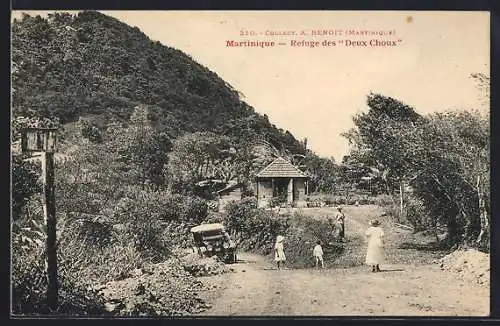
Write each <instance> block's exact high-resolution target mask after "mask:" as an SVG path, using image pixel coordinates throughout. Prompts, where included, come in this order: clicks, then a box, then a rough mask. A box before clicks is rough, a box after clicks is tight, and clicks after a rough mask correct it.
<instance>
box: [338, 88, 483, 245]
mask: <svg viewBox="0 0 500 326" xmlns="http://www.w3.org/2000/svg"><path fill="white" fill-rule="evenodd" d="M367 103H368V107H369V110H368V112H365V113H361V114H358V115H356V116H355V117H354V118H353V120H354V124H355V127H354V128H352V129H351V130H350V131H349V132H347V133H345V137H347V139H348V140H349V141H350V142H351V144H352V145H353V149H352V151H351V153H350V155H349V157H347V158H346V164H347V165H351V166H354V167H357V170H358V171H359V172H360V175H363V174H364V175H363V176H362V177H360V178H359V180H366V181H369V182H371V183H374V184H378V187H379V188H382V189H385V190H386V192H387V193H388V194H390V195H392V196H393V198H395V199H396V198H397V199H398V200H397V204H396V202H395V204H396V206H397V207H398V208H399V209H398V211H397V212H396V214H394V215H395V216H396V217H397V218H406V220H408V221H409V222H410V223H412V224H413V226H414V227H415V228H416V229H417V230H436V229H437V227H438V226H445V227H446V228H447V237H446V241H447V242H448V244H449V245H466V246H474V247H480V248H483V249H487V248H489V225H490V216H491V213H490V210H489V207H490V192H489V184H490V178H489V175H490V156H489V142H490V132H489V116H488V114H484V113H481V112H480V111H447V112H445V113H434V114H430V115H427V116H421V115H419V114H417V113H416V111H415V110H414V109H413V108H411V107H410V106H408V105H405V104H404V103H402V102H400V101H398V100H395V99H393V98H390V97H385V96H382V95H379V94H370V95H369V96H368V101H367ZM408 186H409V187H408ZM405 189H407V190H408V191H406V190H405Z"/></svg>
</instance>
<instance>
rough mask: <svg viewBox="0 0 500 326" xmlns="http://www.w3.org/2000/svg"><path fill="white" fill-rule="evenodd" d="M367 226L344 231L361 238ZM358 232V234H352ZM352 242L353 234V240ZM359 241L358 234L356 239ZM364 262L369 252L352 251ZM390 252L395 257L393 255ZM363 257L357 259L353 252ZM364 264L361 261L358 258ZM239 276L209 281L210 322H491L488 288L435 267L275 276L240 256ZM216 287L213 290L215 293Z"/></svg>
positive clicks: (267, 265)
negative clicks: (313, 318)
mask: <svg viewBox="0 0 500 326" xmlns="http://www.w3.org/2000/svg"><path fill="white" fill-rule="evenodd" d="M364 225H365V223H363V221H359V220H358V221H355V220H352V219H351V221H350V222H349V219H347V221H346V229H348V230H350V232H357V233H360V232H363V230H364V228H365V227H364ZM353 230H355V231H353ZM351 235H352V233H351ZM358 235H359V234H358ZM349 248H350V249H349V250H351V253H350V255H351V256H355V257H357V258H356V259H358V261H359V259H362V257H363V254H364V252H363V250H364V247H363V245H362V243H359V242H358V243H357V244H356V245H352V246H350V247H349ZM388 250H390V249H388ZM352 251H358V252H352ZM360 257H361V258H360ZM239 259H240V261H239V262H238V263H237V264H234V265H232V268H233V269H234V272H233V273H229V274H223V275H218V276H213V277H208V278H204V280H203V282H204V283H206V284H209V287H210V288H211V290H210V291H207V292H205V293H203V294H202V296H203V297H204V299H205V300H207V301H208V302H209V303H210V304H211V306H212V307H211V308H210V309H209V310H207V311H205V312H203V313H202V315H205V316H289V315H296V316H297V315H298V316H304V315H307V316H487V315H488V314H489V288H488V287H478V286H476V285H472V284H468V283H465V282H463V281H461V280H459V279H458V278H456V277H455V275H454V274H452V273H449V272H444V271H442V270H441V269H440V268H439V266H438V265H437V264H428V265H419V264H391V265H383V266H381V268H382V272H381V273H372V272H371V268H370V267H368V266H363V265H360V264H354V265H356V266H354V267H347V268H340V267H339V268H335V266H332V264H330V268H328V269H324V270H320V269H315V268H310V269H297V270H293V269H290V270H277V269H276V268H275V266H274V264H272V262H271V261H270V260H269V259H268V258H266V257H263V256H260V255H255V254H250V253H241V254H240V255H239ZM210 284H213V286H210Z"/></svg>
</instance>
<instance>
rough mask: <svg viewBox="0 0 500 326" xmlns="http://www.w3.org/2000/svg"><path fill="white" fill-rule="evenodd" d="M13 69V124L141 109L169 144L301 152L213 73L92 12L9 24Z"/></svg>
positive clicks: (124, 115) (120, 115)
mask: <svg viewBox="0 0 500 326" xmlns="http://www.w3.org/2000/svg"><path fill="white" fill-rule="evenodd" d="M12 67H13V68H12V78H13V86H12V88H13V97H12V100H13V114H14V116H26V117H32V116H36V117H40V116H43V117H51V118H53V117H58V118H59V119H60V121H61V122H62V123H67V122H71V121H76V120H78V118H79V117H81V116H86V115H88V114H92V115H98V116H99V119H98V120H100V121H109V120H111V119H118V120H120V121H123V120H127V119H128V118H129V117H130V115H131V114H132V112H133V109H134V107H135V106H136V105H138V104H143V105H147V106H149V107H150V108H149V112H148V118H149V120H151V121H152V122H153V126H154V128H155V129H156V130H157V131H158V132H165V133H166V134H167V135H168V136H169V137H171V138H177V137H178V136H180V135H181V134H183V133H186V132H187V133H191V132H196V131H212V132H214V133H216V134H220V135H227V136H230V137H232V138H234V139H236V140H237V141H241V140H243V139H253V138H254V135H256V134H258V135H259V137H263V138H264V139H266V140H267V141H269V142H270V143H272V144H273V145H274V146H276V147H277V148H279V149H281V148H286V149H288V150H290V151H292V152H297V151H301V150H302V147H301V144H300V143H299V142H298V141H297V140H296V139H295V138H294V137H293V135H292V134H290V133H289V132H288V131H284V130H281V129H278V128H276V127H275V126H273V125H271V124H270V122H269V120H268V119H267V117H266V116H261V115H259V114H257V113H256V112H255V111H254V109H253V108H252V107H250V106H248V105H247V104H246V103H244V102H243V101H241V100H240V96H239V93H238V92H237V91H236V90H234V89H233V88H232V87H231V86H230V85H228V84H227V83H226V82H225V81H223V80H222V79H220V78H219V77H218V76H217V75H216V74H215V73H214V72H211V71H209V70H208V69H207V68H205V67H203V66H202V65H200V64H198V63H196V62H195V61H193V60H192V59H191V58H190V57H189V56H188V55H186V54H184V53H183V52H181V51H179V50H176V49H173V48H170V47H168V46H165V45H162V44H160V43H159V42H157V41H152V40H150V39H149V38H148V37H147V36H146V35H145V34H143V33H142V32H141V31H140V30H139V29H138V28H136V27H134V28H133V27H130V26H128V25H126V24H124V23H122V22H120V21H118V20H116V19H114V18H111V17H108V16H105V15H103V14H101V13H98V12H94V11H84V12H81V13H79V14H77V15H76V16H72V15H70V14H66V13H54V14H51V15H49V17H48V19H44V18H42V17H39V16H36V17H31V16H28V15H25V16H24V17H23V18H22V19H20V20H15V21H14V22H13V24H12Z"/></svg>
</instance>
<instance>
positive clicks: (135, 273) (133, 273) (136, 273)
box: [130, 268, 142, 277]
mask: <svg viewBox="0 0 500 326" xmlns="http://www.w3.org/2000/svg"><path fill="white" fill-rule="evenodd" d="M141 275H142V269H140V268H136V269H134V270H132V271H131V272H130V276H131V277H139V276H141Z"/></svg>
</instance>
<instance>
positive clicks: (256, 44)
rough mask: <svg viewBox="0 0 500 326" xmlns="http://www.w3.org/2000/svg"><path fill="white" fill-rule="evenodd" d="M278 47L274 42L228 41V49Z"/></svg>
mask: <svg viewBox="0 0 500 326" xmlns="http://www.w3.org/2000/svg"><path fill="white" fill-rule="evenodd" d="M274 46H276V43H275V42H273V41H226V47H242V48H270V47H274Z"/></svg>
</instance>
